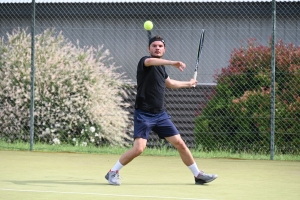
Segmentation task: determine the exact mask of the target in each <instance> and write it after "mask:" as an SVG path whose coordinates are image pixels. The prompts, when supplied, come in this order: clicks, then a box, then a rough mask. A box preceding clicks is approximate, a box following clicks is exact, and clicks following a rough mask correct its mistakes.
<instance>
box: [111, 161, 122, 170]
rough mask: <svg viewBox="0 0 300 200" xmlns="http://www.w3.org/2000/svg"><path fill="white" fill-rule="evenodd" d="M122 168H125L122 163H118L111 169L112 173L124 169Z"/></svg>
mask: <svg viewBox="0 0 300 200" xmlns="http://www.w3.org/2000/svg"><path fill="white" fill-rule="evenodd" d="M122 167H124V165H122V164H121V163H120V161H118V162H117V163H116V164H115V166H113V168H111V171H120V170H121V169H122Z"/></svg>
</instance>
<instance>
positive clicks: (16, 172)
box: [0, 151, 300, 200]
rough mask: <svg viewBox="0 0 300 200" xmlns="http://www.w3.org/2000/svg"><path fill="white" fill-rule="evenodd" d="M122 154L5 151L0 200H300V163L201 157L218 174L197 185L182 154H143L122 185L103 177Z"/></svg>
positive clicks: (0, 170)
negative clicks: (171, 155)
mask: <svg viewBox="0 0 300 200" xmlns="http://www.w3.org/2000/svg"><path fill="white" fill-rule="evenodd" d="M118 158H119V156H118V155H95V154H74V153H40V152H22V151H0V199H5V200H6V199H17V200H24V199H25V200H26V199H30V200H33V199H39V200H41V199H45V200H49V199H64V200H68V199H70V200H71V199H72V200H77V199H80V200H82V199H89V200H93V199H108V200H111V199H118V200H120V199H124V200H127V199H142V200H144V199H158V200H160V199H178V200H192V199H195V200H196V199H198V200H200V199H201V200H203V199H225V200H226V199H230V200H231V199H280V200H286V199H295V200H296V199H297V200H298V199H300V162H291V161H266V160H264V161H261V160H233V159H196V161H197V164H198V166H199V168H200V169H203V170H204V171H205V172H207V173H217V174H218V175H219V178H218V179H216V180H215V181H214V182H212V183H210V184H207V185H194V180H193V176H192V174H191V172H190V171H189V169H188V168H187V167H185V166H184V165H183V163H182V162H181V160H180V158H178V157H152V156H141V157H138V158H137V159H136V160H134V161H133V162H132V163H130V164H129V165H128V166H126V167H124V168H123V169H122V171H121V177H122V179H121V182H122V185H121V186H111V185H108V184H107V182H106V180H105V179H104V175H105V174H106V173H107V171H108V170H109V169H110V167H112V165H114V164H115V162H116V161H117V159H118Z"/></svg>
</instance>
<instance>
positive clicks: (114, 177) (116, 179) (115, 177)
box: [105, 171, 121, 185]
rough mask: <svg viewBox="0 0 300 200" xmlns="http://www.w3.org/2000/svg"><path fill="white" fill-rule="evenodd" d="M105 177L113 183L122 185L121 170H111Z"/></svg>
mask: <svg viewBox="0 0 300 200" xmlns="http://www.w3.org/2000/svg"><path fill="white" fill-rule="evenodd" d="M105 178H106V180H107V181H108V183H109V184H111V185H121V183H120V175H119V171H109V172H107V174H106V175H105Z"/></svg>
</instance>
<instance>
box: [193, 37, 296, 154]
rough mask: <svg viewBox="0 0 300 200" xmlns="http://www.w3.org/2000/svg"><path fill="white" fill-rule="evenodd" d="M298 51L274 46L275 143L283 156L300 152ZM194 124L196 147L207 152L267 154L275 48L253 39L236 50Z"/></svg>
mask: <svg viewBox="0 0 300 200" xmlns="http://www.w3.org/2000/svg"><path fill="white" fill-rule="evenodd" d="M299 75H300V47H296V46H295V45H293V44H284V43H283V42H282V41H279V42H278V43H277V44H276V76H275V77H276V78H275V81H276V96H275V99H276V100H275V107H276V112H275V143H276V150H277V151H278V152H279V151H280V152H281V153H299V152H300V150H299V149H300V148H299V147H300V123H299V118H300V84H299V83H300V76H299ZM216 80H217V85H216V87H215V89H214V92H213V95H212V96H210V97H209V99H210V100H209V102H208V103H207V105H206V106H205V108H204V109H203V110H202V112H201V113H200V115H199V116H197V118H196V127H195V130H194V132H195V136H196V137H195V138H196V144H197V145H198V146H200V147H202V148H203V149H206V150H231V151H251V152H263V153H266V152H268V151H269V146H270V115H271V88H270V87H271V47H270V46H263V45H261V44H258V43H257V41H256V40H255V39H250V40H249V41H248V45H247V46H246V47H244V46H241V47H240V48H238V49H234V51H233V53H232V54H231V58H230V64H229V66H228V67H226V68H223V69H222V71H221V72H220V73H218V74H216Z"/></svg>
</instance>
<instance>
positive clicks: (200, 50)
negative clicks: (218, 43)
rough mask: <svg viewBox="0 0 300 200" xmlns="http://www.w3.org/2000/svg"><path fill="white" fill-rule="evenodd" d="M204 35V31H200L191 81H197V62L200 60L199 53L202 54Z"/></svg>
mask: <svg viewBox="0 0 300 200" xmlns="http://www.w3.org/2000/svg"><path fill="white" fill-rule="evenodd" d="M204 33H205V30H204V29H202V32H201V35H200V40H199V47H198V54H197V60H196V65H195V71H194V76H193V79H195V80H197V74H198V67H199V60H200V56H201V53H202V48H203V42H204ZM194 87H196V85H194Z"/></svg>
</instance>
